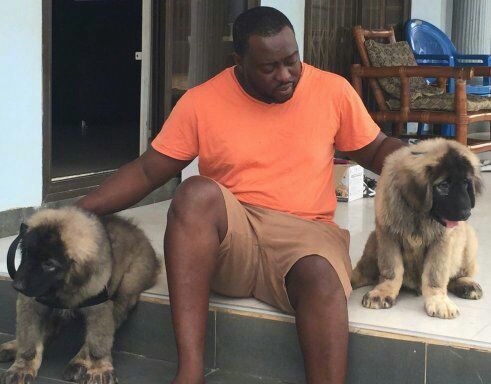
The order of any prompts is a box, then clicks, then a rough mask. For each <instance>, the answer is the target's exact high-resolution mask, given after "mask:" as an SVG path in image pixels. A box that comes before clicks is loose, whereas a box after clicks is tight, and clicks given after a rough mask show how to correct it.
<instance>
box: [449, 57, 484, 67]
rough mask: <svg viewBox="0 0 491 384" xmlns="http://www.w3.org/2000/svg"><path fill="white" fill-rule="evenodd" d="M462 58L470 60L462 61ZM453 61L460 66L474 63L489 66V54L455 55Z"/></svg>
mask: <svg viewBox="0 0 491 384" xmlns="http://www.w3.org/2000/svg"><path fill="white" fill-rule="evenodd" d="M462 60H472V62H467V61H462ZM455 61H456V63H457V64H458V65H462V66H474V65H476V64H477V65H485V66H491V55H463V54H458V55H455Z"/></svg>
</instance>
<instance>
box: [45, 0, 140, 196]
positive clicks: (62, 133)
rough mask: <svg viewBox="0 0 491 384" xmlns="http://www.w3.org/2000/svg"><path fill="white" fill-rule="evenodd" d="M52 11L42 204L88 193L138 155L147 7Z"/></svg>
mask: <svg viewBox="0 0 491 384" xmlns="http://www.w3.org/2000/svg"><path fill="white" fill-rule="evenodd" d="M49 8H50V9H45V14H44V16H45V25H44V26H45V27H49V26H51V31H50V36H49V37H50V39H48V40H49V41H50V43H51V44H50V48H51V49H50V51H51V55H50V62H49V63H48V64H49V66H50V68H51V71H50V85H51V97H48V98H45V101H46V99H48V100H50V101H51V105H50V106H49V108H48V113H49V117H50V121H49V122H48V124H47V125H48V129H46V126H45V140H44V145H45V147H47V148H45V156H44V161H43V162H44V168H45V172H44V174H45V180H44V184H45V199H44V200H45V201H50V200H59V199H62V198H66V197H71V196H77V195H81V194H83V193H86V192H88V190H90V189H91V188H94V187H95V186H97V185H98V184H99V183H100V181H101V180H103V179H104V178H105V177H107V176H108V174H110V173H111V172H113V171H114V170H116V169H117V168H119V167H120V166H121V165H123V164H125V163H127V162H129V161H131V160H132V159H135V158H136V157H138V155H139V152H140V88H141V61H140V60H141V47H142V1H141V0H64V1H52V2H50V7H49ZM47 18H50V19H51V20H50V22H47V20H46V19H47ZM45 33H46V31H45ZM48 104H49V103H48ZM45 111H46V109H45ZM46 131H48V132H46Z"/></svg>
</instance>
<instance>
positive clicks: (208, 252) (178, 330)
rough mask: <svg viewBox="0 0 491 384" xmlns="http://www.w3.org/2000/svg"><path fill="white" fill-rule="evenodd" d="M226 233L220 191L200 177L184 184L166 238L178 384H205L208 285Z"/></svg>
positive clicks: (223, 205)
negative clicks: (204, 360) (204, 359)
mask: <svg viewBox="0 0 491 384" xmlns="http://www.w3.org/2000/svg"><path fill="white" fill-rule="evenodd" d="M226 233H227V211H226V208H225V202H224V199H223V195H222V193H221V191H220V188H219V187H218V186H217V185H216V184H215V183H214V182H213V181H211V180H209V179H206V178H203V177H199V176H197V177H192V178H190V179H188V180H186V181H185V182H184V183H182V184H181V185H180V186H179V188H178V190H177V191H176V195H175V197H174V198H173V200H172V204H171V206H170V208H169V213H168V217H167V228H166V232H165V238H164V253H165V265H166V270H167V280H168V284H169V295H170V304H171V310H172V321H173V325H174V332H175V337H176V343H177V353H178V372H177V375H176V377H175V379H174V381H173V383H175V384H178V383H179V384H184V383H185V384H195V383H204V362H203V357H204V356H203V355H204V350H205V336H206V321H207V318H208V300H209V291H210V283H211V278H212V275H213V271H214V268H215V264H216V256H217V253H218V248H219V244H220V242H221V241H222V240H223V238H224V237H225V235H226Z"/></svg>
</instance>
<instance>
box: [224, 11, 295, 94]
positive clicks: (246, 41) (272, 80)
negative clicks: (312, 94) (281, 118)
mask: <svg viewBox="0 0 491 384" xmlns="http://www.w3.org/2000/svg"><path fill="white" fill-rule="evenodd" d="M233 38H234V50H235V54H234V58H235V62H236V64H237V66H236V72H235V73H236V75H237V77H238V79H239V81H240V83H241V85H242V87H243V88H244V89H245V91H246V92H247V93H248V94H250V95H251V96H252V97H254V98H256V99H258V100H261V101H264V102H267V103H283V102H285V101H287V100H289V99H290V98H291V97H292V96H293V92H294V90H295V87H296V86H297V84H298V81H299V79H300V74H301V71H302V64H301V62H300V57H299V52H298V45H297V41H296V40H295V33H294V32H293V26H292V24H291V23H290V21H289V20H288V18H287V17H286V16H285V15H284V14H283V13H281V12H280V11H278V10H277V9H274V8H271V7H256V8H252V9H249V10H247V11H245V12H244V13H242V14H241V15H239V16H238V17H237V19H236V20H235V23H234V27H233Z"/></svg>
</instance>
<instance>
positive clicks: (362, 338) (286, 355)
mask: <svg viewBox="0 0 491 384" xmlns="http://www.w3.org/2000/svg"><path fill="white" fill-rule="evenodd" d="M15 298H16V294H15V292H14V290H13V289H12V288H11V287H10V282H9V281H0V308H1V310H0V341H6V340H10V339H12V338H13V337H14V336H13V334H14V333H15ZM82 339H83V330H82V324H81V321H74V323H73V324H69V326H67V327H65V328H64V330H63V331H62V333H61V334H60V336H59V337H58V338H57V339H56V340H55V341H54V342H53V343H52V344H50V345H49V346H48V348H47V350H46V354H45V359H44V361H43V365H42V367H41V370H40V378H39V379H38V380H36V383H43V384H48V383H49V384H54V383H60V382H62V383H63V379H62V372H63V369H64V367H65V366H66V364H67V363H68V361H69V360H70V358H71V357H72V356H73V355H75V353H76V352H77V350H78V348H80V345H81V343H82ZM490 359H491V351H478V350H474V349H470V348H457V347H455V346H451V345H445V344H444V343H441V342H440V343H439V342H435V341H433V340H425V339H416V338H410V337H408V336H403V335H396V334H386V333H381V332H373V331H366V330H362V329H351V332H350V349H349V373H348V376H349V377H348V384H365V383H368V384H370V383H376V384H393V383H406V384H413V383H414V384H423V383H428V384H440V383H442V384H443V383H445V384H453V383H455V384H457V383H459V384H464V383H465V384H474V383H476V384H478V383H479V384H482V383H491V365H490V364H489V361H491V360H490ZM205 362H206V366H207V383H208V384H209V383H223V384H229V383H230V384H242V383H244V384H254V383H267V384H280V383H283V384H287V383H292V384H293V383H304V378H303V363H302V356H301V353H300V349H299V346H298V342H297V337H296V331H295V325H294V323H293V319H292V318H291V317H290V316H284V315H280V314H278V315H277V316H276V315H275V314H272V313H266V312H260V311H259V312H251V311H241V310H238V309H237V308H236V307H235V308H234V307H233V306H229V307H218V306H216V305H212V306H211V309H210V312H209V317H208V331H207V340H206V356H205ZM176 363H177V359H176V349H175V345H174V334H173V332H172V326H171V317H170V308H169V306H168V304H167V303H166V301H165V300H163V299H158V298H155V297H149V296H146V297H144V298H143V299H142V300H141V301H140V302H139V303H138V305H137V307H136V308H135V310H134V311H133V312H132V313H131V315H130V316H129V318H128V320H127V322H126V323H125V324H124V325H123V326H122V327H121V329H120V330H119V331H118V333H117V335H116V340H115V345H114V366H115V369H116V373H117V375H118V378H119V383H121V384H134V383H138V384H140V383H143V384H146V383H148V384H150V383H169V382H170V380H171V378H172V377H173V374H174V372H175V369H176ZM8 367H9V363H1V364H0V370H2V369H7V368H8Z"/></svg>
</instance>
